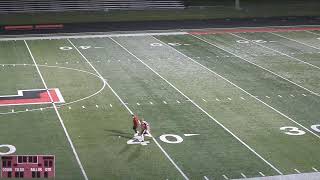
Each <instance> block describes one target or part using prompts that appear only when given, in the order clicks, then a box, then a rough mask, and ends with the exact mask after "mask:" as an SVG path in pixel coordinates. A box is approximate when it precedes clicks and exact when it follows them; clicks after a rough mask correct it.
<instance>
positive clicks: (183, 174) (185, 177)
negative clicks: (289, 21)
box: [68, 39, 189, 180]
mask: <svg viewBox="0 0 320 180" xmlns="http://www.w3.org/2000/svg"><path fill="white" fill-rule="evenodd" d="M68 41H69V42H70V44H71V45H72V46H73V47H74V48H75V49H76V50H77V51H78V53H79V54H80V55H81V56H82V57H83V59H84V60H85V61H86V62H87V63H88V64H89V65H90V66H91V68H92V69H93V70H94V71H95V72H96V73H97V74H98V75H99V76H100V77H101V78H102V79H104V78H103V76H102V75H101V74H100V73H99V72H98V70H97V69H96V68H95V67H94V66H93V65H92V64H91V62H90V61H89V60H88V59H87V58H86V57H85V56H84V55H83V54H82V53H81V51H80V50H79V49H78V48H77V47H76V46H75V45H74V44H73V43H72V42H71V41H70V39H68ZM105 83H106V84H107V86H108V87H109V88H110V89H111V91H112V92H113V94H114V95H115V96H116V97H117V98H118V100H119V101H120V102H121V104H123V106H124V107H125V108H126V109H127V110H128V111H129V113H130V114H133V112H132V110H131V109H130V108H129V107H128V106H127V104H126V103H125V102H124V101H123V100H122V99H121V98H120V96H119V95H118V93H116V92H115V91H114V89H113V88H112V87H111V86H110V84H109V83H108V82H107V81H106V80H105ZM151 137H152V140H153V141H154V142H155V143H156V145H157V146H158V147H159V148H160V150H161V151H162V152H163V154H164V155H165V156H166V157H167V158H168V159H169V161H170V162H171V163H172V164H173V165H174V167H175V168H176V169H177V170H178V171H179V172H180V174H181V175H182V176H183V177H184V179H185V180H189V178H188V177H187V176H186V174H185V173H184V172H183V171H182V170H181V169H180V168H179V166H178V165H177V164H176V163H175V162H174V161H173V159H172V158H171V157H170V156H169V154H168V153H167V152H166V151H165V150H164V149H163V148H162V146H161V145H160V144H159V143H158V141H157V140H156V139H155V138H154V137H153V136H152V135H151Z"/></svg>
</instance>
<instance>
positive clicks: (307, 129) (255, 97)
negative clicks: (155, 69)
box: [155, 36, 320, 139]
mask: <svg viewBox="0 0 320 180" xmlns="http://www.w3.org/2000/svg"><path fill="white" fill-rule="evenodd" d="M195 37H196V36H195ZM155 39H156V40H158V41H159V42H161V43H163V42H162V41H160V40H159V39H157V38H155ZM199 39H200V40H202V39H201V38H199ZM204 42H207V41H204ZM207 43H209V42H207ZM163 44H165V43H163ZM209 44H211V43H209ZM212 45H213V46H215V47H218V46H216V45H214V44H212ZM167 46H168V47H170V48H171V49H173V50H174V51H176V52H177V53H179V54H181V55H183V56H184V57H186V58H188V59H189V60H191V61H192V62H194V63H196V64H198V65H199V66H201V67H203V68H204V69H206V70H208V71H209V72H211V73H213V74H215V75H217V76H219V77H220V78H221V79H223V80H225V81H227V82H228V83H230V84H232V85H233V86H234V87H236V88H238V89H240V90H241V91H243V92H244V93H246V94H247V95H249V96H251V97H253V98H254V99H256V100H257V101H259V102H261V103H262V104H264V105H265V106H267V107H269V108H270V109H272V110H274V111H275V112H277V113H279V114H280V115H282V116H283V117H285V118H287V119H288V120H290V121H291V122H293V123H295V124H297V125H298V126H300V127H301V128H303V129H305V130H306V131H308V132H310V133H311V134H313V135H315V136H316V137H318V138H319V139H320V136H319V135H318V134H316V133H315V132H313V131H312V130H310V129H309V128H306V127H305V126H303V125H302V124H300V123H298V122H297V121H295V120H293V119H292V118H290V117H289V116H287V115H285V114H284V113H282V112H281V111H279V110H277V109H276V108H274V107H272V106H270V105H269V104H267V103H265V102H264V101H262V100H261V99H259V98H258V97H257V96H254V95H252V94H251V93H249V92H248V91H246V90H244V89H242V88H241V87H240V86H238V85H236V84H235V83H233V82H231V81H230V80H228V79H227V78H225V77H223V76H221V75H220V74H218V73H216V72H215V71H213V70H211V69H209V68H208V67H206V66H204V65H202V64H201V63H199V62H197V61H196V60H194V59H192V58H190V57H189V56H187V55H185V54H183V53H182V52H180V51H178V50H177V49H175V48H173V47H171V46H169V45H167ZM219 49H221V50H224V49H222V48H219ZM225 51H226V52H229V51H227V50H225ZM229 53H231V52H229Z"/></svg>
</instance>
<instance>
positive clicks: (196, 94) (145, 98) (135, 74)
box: [0, 27, 320, 180]
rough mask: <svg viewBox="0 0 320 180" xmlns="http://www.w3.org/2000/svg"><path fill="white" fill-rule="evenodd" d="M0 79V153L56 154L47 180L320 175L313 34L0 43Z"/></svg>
mask: <svg viewBox="0 0 320 180" xmlns="http://www.w3.org/2000/svg"><path fill="white" fill-rule="evenodd" d="M0 79H1V84H0V87H1V88H0V119H1V124H0V152H1V153H5V152H6V151H8V148H7V145H12V146H14V147H15V149H16V151H15V152H14V154H18V155H29V154H30V155H35V154H48V155H55V159H56V162H55V166H56V173H55V174H56V178H55V179H57V180H58V179H59V180H60V179H61V180H71V179H72V180H73V179H74V180H80V179H84V180H89V179H90V180H106V179H110V180H111V179H112V180H116V179H126V180H127V179H139V180H143V179H145V180H150V179H159V180H166V179H168V180H178V179H190V180H191V179H192V180H193V179H197V180H201V179H203V180H208V179H209V180H216V179H221V180H225V179H238V178H250V177H263V176H277V175H288V174H300V173H310V172H318V170H320V158H319V152H320V28H317V27H313V28H312V27H308V28H307V27H283V28H238V29H237V28H235V29H203V30H199V31H194V32H172V33H145V34H108V35H102V34H100V35H77V36H59V37H58V36H55V37H38V38H27V37H25V38H24V37H20V38H0ZM27 92H29V94H36V97H33V96H32V97H29V96H28V95H27V94H28V93H27ZM17 94H18V95H17ZM38 95H39V96H41V97H42V96H44V97H43V98H44V100H41V98H39V96H38ZM27 96H28V97H27ZM13 97H15V98H13ZM132 113H134V114H137V115H138V116H139V117H140V118H144V119H145V120H146V121H148V122H149V124H150V126H151V134H152V136H153V137H149V138H148V137H147V138H146V140H147V141H149V143H148V144H146V143H143V144H141V143H137V142H135V141H133V140H132V138H133V134H134V132H133V130H132V119H131V114H132Z"/></svg>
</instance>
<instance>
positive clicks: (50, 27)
mask: <svg viewBox="0 0 320 180" xmlns="http://www.w3.org/2000/svg"><path fill="white" fill-rule="evenodd" d="M62 28H63V24H44V25H35V29H62Z"/></svg>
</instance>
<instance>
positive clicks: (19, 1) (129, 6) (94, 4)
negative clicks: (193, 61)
mask: <svg viewBox="0 0 320 180" xmlns="http://www.w3.org/2000/svg"><path fill="white" fill-rule="evenodd" d="M184 8H185V6H184V3H183V1H181V0H1V1H0V13H10V12H13V13H17V12H50V11H56V12H59V11H97V10H98V11H108V10H142V9H184Z"/></svg>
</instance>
